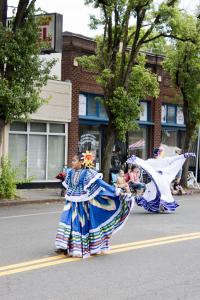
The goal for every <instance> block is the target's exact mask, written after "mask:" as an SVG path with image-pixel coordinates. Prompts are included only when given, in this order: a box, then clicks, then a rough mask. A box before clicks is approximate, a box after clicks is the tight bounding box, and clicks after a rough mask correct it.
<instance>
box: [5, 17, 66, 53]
mask: <svg viewBox="0 0 200 300" xmlns="http://www.w3.org/2000/svg"><path fill="white" fill-rule="evenodd" d="M36 17H37V18H38V19H39V28H40V37H39V38H40V41H41V42H43V44H44V48H43V49H42V52H47V53H48V52H61V51H62V18H63V16H62V15H60V14H56V13H53V14H44V15H38V16H36ZM10 22H11V18H8V19H7V24H8V26H9V23H10Z"/></svg>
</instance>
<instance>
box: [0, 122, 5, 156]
mask: <svg viewBox="0 0 200 300" xmlns="http://www.w3.org/2000/svg"><path fill="white" fill-rule="evenodd" d="M4 127H5V122H4V120H3V119H0V161H1V148H2V141H3V129H4Z"/></svg>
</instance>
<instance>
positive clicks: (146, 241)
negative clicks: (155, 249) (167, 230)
mask: <svg viewBox="0 0 200 300" xmlns="http://www.w3.org/2000/svg"><path fill="white" fill-rule="evenodd" d="M196 235H197V236H199V235H200V232H193V233H186V234H179V235H172V236H166V237H160V238H156V239H150V240H143V241H138V242H132V243H126V244H119V245H113V246H112V249H115V248H124V247H131V246H135V245H143V244H151V243H154V242H159V241H167V240H173V239H177V238H187V237H191V236H196Z"/></svg>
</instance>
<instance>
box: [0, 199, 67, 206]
mask: <svg viewBox="0 0 200 300" xmlns="http://www.w3.org/2000/svg"><path fill="white" fill-rule="evenodd" d="M55 202H61V203H62V202H65V199H64V198H55V199H37V200H28V199H21V200H1V201H0V207H3V206H15V205H22V204H42V203H55Z"/></svg>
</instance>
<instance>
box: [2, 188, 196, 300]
mask: <svg viewBox="0 0 200 300" xmlns="http://www.w3.org/2000/svg"><path fill="white" fill-rule="evenodd" d="M177 199H178V201H179V204H180V207H179V208H178V209H177V211H176V213H173V214H150V213H146V212H144V211H143V210H142V208H139V207H135V208H134V209H133V211H132V213H131V215H130V217H129V219H128V222H127V223H126V225H125V227H124V228H123V229H122V230H121V231H120V232H118V233H117V234H116V235H114V236H113V238H112V245H113V249H112V250H111V252H110V254H109V255H102V256H95V257H92V258H89V259H85V260H80V259H69V258H67V257H63V256H62V257H59V256H57V255H56V254H55V253H54V239H55V234H56V227H57V224H58V221H59V216H60V213H61V210H62V207H63V204H59V203H57V204H55V203H54V204H53V203H52V204H34V205H23V206H12V207H1V208H0V299H1V300H10V299H17V300H22V299H23V300H27V299H28V300H32V299H33V300H35V299H37V300H46V299H48V300H68V299H70V300H78V299H81V300H90V299H93V300H94V299H95V300H107V299H117V300H118V299H120V300H121V299H123V300H129V299H130V300H165V299H166V300H175V299H176V300H178V299H180V300H199V299H200V194H195V195H193V196H181V197H179V198H177ZM13 264H15V265H13Z"/></svg>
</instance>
